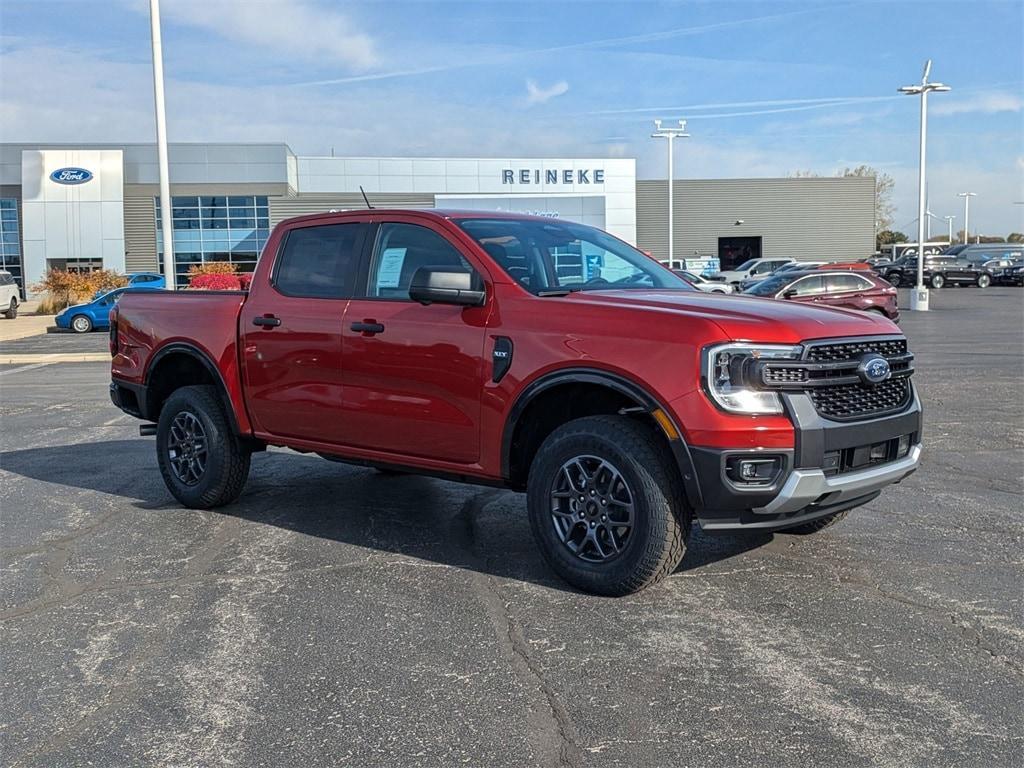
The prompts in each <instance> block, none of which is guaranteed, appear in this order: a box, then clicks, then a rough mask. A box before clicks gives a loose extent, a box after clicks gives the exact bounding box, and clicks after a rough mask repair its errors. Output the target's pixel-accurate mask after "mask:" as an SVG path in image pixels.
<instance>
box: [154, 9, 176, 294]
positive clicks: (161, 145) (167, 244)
mask: <svg viewBox="0 0 1024 768" xmlns="http://www.w3.org/2000/svg"><path fill="white" fill-rule="evenodd" d="M149 26H150V32H151V35H152V41H153V97H154V104H155V107H156V153H157V160H158V162H159V164H160V218H161V222H160V231H161V232H162V233H163V240H164V281H165V283H166V285H167V287H168V288H169V289H170V290H172V291H173V290H174V289H175V288H176V287H177V286H176V285H175V282H176V281H175V275H174V222H173V221H172V220H171V179H170V171H169V169H168V164H167V116H166V115H165V113H164V52H163V43H162V41H161V39H160V0H149Z"/></svg>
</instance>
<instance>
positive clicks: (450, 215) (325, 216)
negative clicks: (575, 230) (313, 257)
mask: <svg viewBox="0 0 1024 768" xmlns="http://www.w3.org/2000/svg"><path fill="white" fill-rule="evenodd" d="M366 214H371V215H373V216H416V217H418V218H424V219H433V220H435V221H441V220H445V219H448V220H451V219H510V220H514V219H522V220H525V221H552V217H550V216H531V215H530V214H527V213H515V212H513V211H474V210H462V209H459V208H346V209H344V210H338V211H325V212H323V213H310V214H306V215H304V216H294V217H292V218H290V219H285V220H283V221H282V222H281V223H282V224H285V223H291V222H299V221H301V222H311V221H321V220H335V219H338V218H339V217H342V218H344V217H348V216H352V217H356V216H365V215H366ZM555 221H565V220H564V219H555Z"/></svg>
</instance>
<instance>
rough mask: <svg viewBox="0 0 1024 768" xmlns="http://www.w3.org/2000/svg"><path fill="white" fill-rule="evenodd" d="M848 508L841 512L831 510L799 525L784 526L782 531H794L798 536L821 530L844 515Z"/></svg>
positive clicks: (830, 525) (833, 523)
mask: <svg viewBox="0 0 1024 768" xmlns="http://www.w3.org/2000/svg"><path fill="white" fill-rule="evenodd" d="M847 511H848V510H843V511H842V512H833V513H832V514H831V515H825V516H824V517H819V518H818V519H817V520H811V521H810V522H809V523H801V524H800V525H794V526H793V527H792V528H786V529H784V530H783V531H782V532H783V533H795V534H797V535H798V536H807V535H809V534H812V533H817V532H818V531H823V530H825V529H826V528H830V527H832V526H833V525H835V524H836V523H838V522H839V521H840V520H842V519H843V518H844V517H846V513H847Z"/></svg>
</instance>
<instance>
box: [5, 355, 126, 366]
mask: <svg viewBox="0 0 1024 768" xmlns="http://www.w3.org/2000/svg"><path fill="white" fill-rule="evenodd" d="M109 360H110V355H109V354H107V353H106V352H56V353H52V354H31V353H26V354H21V355H3V354H0V365H27V364H31V363H102V362H107V361H109Z"/></svg>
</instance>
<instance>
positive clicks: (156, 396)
mask: <svg viewBox="0 0 1024 768" xmlns="http://www.w3.org/2000/svg"><path fill="white" fill-rule="evenodd" d="M160 373H163V376H160V375H158V374H160ZM143 381H144V383H145V387H146V388H145V392H146V395H145V397H146V404H145V416H146V418H147V419H149V420H150V421H157V420H158V419H159V418H160V410H161V409H162V408H163V404H164V403H165V402H166V401H167V398H168V397H170V396H171V394H172V393H174V392H175V391H176V390H178V389H181V388H182V387H187V386H191V385H195V384H207V385H212V386H213V387H215V388H216V390H217V397H218V398H219V400H220V403H221V405H222V406H223V408H224V411H225V413H226V414H227V417H228V423H229V424H230V425H231V431H232V432H233V433H234V434H236V435H241V430H240V429H239V426H238V419H237V417H236V415H235V409H234V407H233V406H232V404H231V398H230V396H229V395H228V388H227V385H226V384H225V383H224V377H223V376H222V375H221V372H220V369H219V368H218V367H217V365H216V364H215V363H214V362H213V360H211V359H210V356H209V355H208V354H207V353H206V352H205V351H203V350H201V349H200V348H199V347H197V346H195V345H194V344H189V343H187V342H172V343H170V344H167V345H165V346H163V347H161V348H160V349H159V350H157V352H156V353H155V354H154V355H153V356H152V357H151V358H150V360H149V363H148V364H147V366H146V373H145V377H144V379H143Z"/></svg>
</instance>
